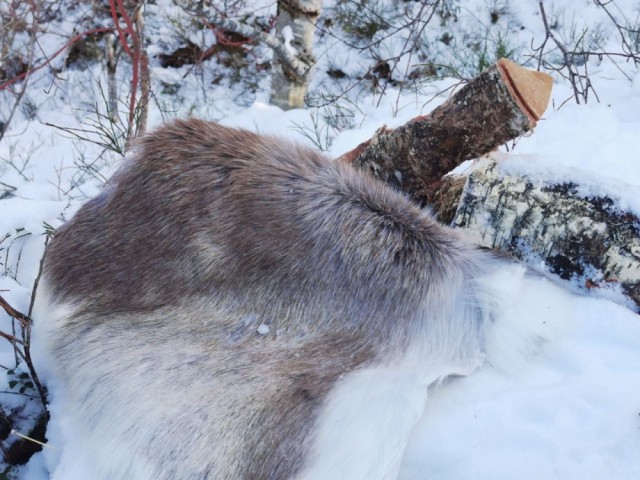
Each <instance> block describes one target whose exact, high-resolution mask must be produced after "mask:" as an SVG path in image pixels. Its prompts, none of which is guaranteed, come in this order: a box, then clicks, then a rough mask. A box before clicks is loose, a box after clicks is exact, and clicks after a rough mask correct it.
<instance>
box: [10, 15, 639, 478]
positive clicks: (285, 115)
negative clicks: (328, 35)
mask: <svg viewBox="0 0 640 480" xmlns="http://www.w3.org/2000/svg"><path fill="white" fill-rule="evenodd" d="M536 4H537V2H522V5H521V6H519V7H518V8H519V10H521V11H522V12H525V13H526V12H527V11H531V12H533V11H535V6H536ZM578 4H579V5H578ZM583 4H584V5H583ZM621 4H622V5H623V6H624V8H627V9H628V10H629V14H630V15H632V14H634V13H633V12H636V14H637V10H634V8H635V9H640V5H639V4H637V2H635V4H634V2H621ZM575 5H576V10H574V15H577V14H576V12H578V11H579V10H577V9H578V8H583V10H582V11H580V13H581V16H579V15H578V17H579V18H580V19H581V20H583V21H585V22H588V21H589V15H590V14H593V5H591V2H575ZM527 9H528V10H527ZM522 12H521V13H522ZM523 14H524V13H523ZM53 47H54V46H51V48H53ZM343 54H344V52H342V51H340V52H336V53H335V58H339V57H340V55H343ZM592 61H593V62H594V67H593V68H592V80H593V82H594V84H595V85H596V88H597V92H598V96H599V100H600V102H599V103H598V102H596V101H595V99H593V98H592V99H591V100H590V102H589V103H588V104H587V105H576V104H574V103H572V102H571V101H569V102H566V103H565V101H566V100H567V99H568V98H570V97H571V95H572V93H571V90H570V87H569V85H568V84H567V82H566V81H565V80H563V79H561V78H559V77H558V78H556V85H555V87H554V93H553V101H552V105H551V106H550V108H549V109H548V110H547V112H546V114H545V116H544V119H543V120H542V121H541V122H540V123H539V125H538V127H537V129H536V131H535V132H534V133H533V134H532V135H531V136H529V137H527V138H523V139H520V140H519V141H518V142H517V145H516V146H515V149H514V150H513V151H512V152H510V153H508V154H506V160H505V161H504V162H503V166H502V168H505V169H512V170H514V171H517V172H525V173H527V174H528V175H531V176H535V177H536V178H538V179H542V180H543V181H548V182H557V181H566V180H572V181H575V182H577V183H578V184H580V185H582V186H583V188H585V189H586V190H585V192H586V193H588V192H594V193H606V194H609V195H610V196H612V197H613V198H616V199H617V201H618V202H619V205H620V206H621V207H623V208H625V209H630V210H632V211H634V212H636V213H638V214H640V72H639V71H638V70H637V69H635V70H634V69H633V68H631V67H630V66H629V65H622V66H621V65H615V64H614V63H613V61H612V60H610V59H607V58H604V59H603V60H602V61H598V60H597V59H592ZM319 71H321V69H319ZM100 72H101V67H100V66H99V65H97V66H96V67H95V71H93V72H91V71H76V72H73V71H72V72H66V73H65V74H64V75H66V76H67V78H66V83H65V85H64V90H65V92H64V95H63V96H62V98H63V100H60V99H58V100H56V101H52V100H50V98H49V97H48V93H47V91H48V90H47V86H48V80H47V79H46V78H44V77H42V78H41V79H34V80H33V83H34V85H35V88H34V89H33V93H31V92H30V95H32V98H31V100H32V101H33V103H34V104H37V105H39V106H40V107H39V109H38V112H37V116H36V118H35V119H33V118H32V119H28V118H27V117H26V116H25V115H18V116H17V117H16V118H15V119H14V121H13V122H12V124H11V126H10V127H11V128H10V130H9V132H8V133H7V136H6V137H5V138H4V139H3V140H2V141H1V142H0V248H2V250H0V255H1V256H2V258H1V259H0V294H1V295H2V296H3V297H4V298H6V299H7V300H8V301H9V302H10V303H11V304H12V305H13V306H14V307H16V308H18V309H19V310H21V311H24V312H26V311H28V308H29V303H30V295H31V288H32V285H33V280H34V278H35V277H36V274H37V271H38V268H39V262H40V258H41V254H42V251H43V241H44V240H43V239H44V236H43V234H44V233H45V231H46V230H47V229H48V228H49V227H48V226H52V227H57V226H59V225H60V224H61V223H62V221H63V220H64V219H67V218H69V217H70V215H71V214H72V213H73V212H74V211H75V210H76V209H77V208H78V206H79V205H81V204H82V202H83V201H84V200H85V199H86V198H88V197H90V196H92V195H94V194H95V193H96V192H97V191H99V189H100V187H101V184H102V183H103V181H104V179H105V178H107V177H108V176H109V175H110V174H111V173H112V172H113V171H114V169H115V167H116V166H117V163H118V161H119V159H118V158H117V156H106V157H104V160H103V161H101V162H99V163H98V164H97V165H98V168H97V172H96V171H93V170H91V169H90V168H87V167H86V165H87V161H90V160H91V159H93V158H95V157H96V156H97V154H98V153H99V150H100V149H99V148H98V147H97V146H96V145H94V144H90V143H86V142H84V143H82V142H78V141H76V140H73V139H70V138H68V136H64V135H61V134H60V132H59V131H58V130H56V129H54V128H52V127H50V126H48V125H46V124H47V123H51V124H55V125H66V126H72V127H80V126H82V121H83V120H84V119H86V118H87V117H86V115H87V114H86V113H79V111H78V110H74V109H73V108H72V107H71V106H66V107H65V106H64V102H65V100H64V98H67V99H70V98H76V99H87V98H88V99H91V98H94V97H95V96H96V95H97V93H96V92H97V87H96V85H95V83H92V80H91V79H92V78H94V77H95V78H98V77H99V76H100V75H101V73H100ZM171 75H173V74H172V73H171V72H169V73H167V72H162V73H161V72H158V76H164V77H163V78H164V79H165V80H166V77H167V76H171ZM175 75H177V78H180V75H178V74H177V73H176V74H175ZM183 81H184V82H185V84H186V85H187V88H186V89H184V88H183V90H186V91H187V92H188V91H189V88H188V87H189V85H190V83H189V81H190V80H189V79H187V80H183ZM322 81H326V78H321V79H318V80H317V83H318V84H321V83H322ZM39 82H40V83H39ZM450 83H451V82H449V81H447V80H444V81H442V82H440V83H437V84H434V85H433V86H432V87H425V91H424V92H423V93H422V94H421V95H418V96H417V95H415V94H409V93H407V92H404V93H399V92H397V91H396V90H393V89H390V90H388V91H387V93H386V96H385V97H383V98H382V101H379V100H380V98H379V97H377V96H376V97H364V96H363V97H362V98H361V99H360V100H361V101H360V103H359V105H358V108H359V110H358V111H357V113H356V114H355V117H354V121H353V125H355V127H354V128H351V129H349V130H346V131H343V132H341V133H340V134H339V136H338V137H337V138H335V139H334V141H333V143H332V144H331V148H330V150H329V154H330V155H331V156H334V157H335V156H337V155H339V154H341V153H343V152H345V151H347V150H349V149H350V148H353V147H354V146H356V145H357V144H358V143H360V142H361V141H363V140H365V139H368V138H369V137H370V136H371V135H372V134H373V132H374V131H375V130H376V129H377V128H379V127H380V126H381V125H382V124H387V125H390V126H394V125H399V124H402V123H404V122H405V121H407V120H409V119H411V118H413V117H414V116H416V115H418V114H424V113H426V112H427V111H429V110H430V109H432V108H433V107H435V105H437V104H438V103H439V102H441V101H443V100H444V98H445V97H444V96H440V97H438V98H436V100H435V101H433V102H431V103H427V102H428V100H430V99H431V96H432V95H431V94H430V90H429V89H431V91H432V92H434V93H435V92H437V91H439V90H442V89H443V88H444V87H445V86H446V85H448V84H450ZM193 88H194V89H195V88H197V86H194V87H193ZM267 92H268V89H267V88H263V89H262V90H259V92H258V94H257V96H256V101H255V103H253V105H251V106H250V107H248V108H246V107H242V106H238V105H237V104H234V101H233V99H235V98H237V96H238V94H239V92H238V91H237V90H234V88H222V87H220V88H216V89H215V101H214V102H212V104H211V105H209V106H199V107H198V108H195V111H196V112H197V113H198V114H199V115H200V116H208V117H210V118H215V119H217V120H221V121H222V122H224V123H226V124H229V125H237V126H242V127H246V128H250V129H255V130H258V131H261V132H265V133H277V134H280V135H285V136H287V137H289V138H294V139H296V140H298V141H301V142H305V143H307V144H310V143H311V141H310V139H309V134H310V133H311V132H317V131H318V126H317V125H314V117H313V113H312V112H311V113H310V112H309V111H303V110H296V111H289V112H283V111H281V110H279V109H277V108H274V107H271V106H268V105H267V104H266V98H267V97H266V95H267ZM187 96H188V95H187ZM171 101H175V100H171ZM398 106H400V107H401V108H398ZM179 107H180V106H179ZM190 110H194V108H193V105H186V104H185V105H183V106H182V107H180V108H179V109H178V110H177V111H176V113H175V115H177V116H185V115H187V114H188V112H189V111H190ZM151 114H152V117H151V123H152V124H158V123H160V121H161V120H162V115H161V114H160V112H159V111H158V110H155V111H152V112H151ZM320 127H322V123H320ZM7 186H11V188H7ZM5 191H7V192H10V195H6V198H3V193H4V192H5ZM503 314H504V315H505V316H506V317H507V318H509V316H510V317H511V318H514V319H518V321H527V319H530V321H532V322H540V321H541V320H542V321H544V322H547V323H548V324H549V325H552V326H554V327H557V328H553V330H554V332H555V333H554V335H553V336H552V338H551V339H550V340H549V341H547V342H546V343H544V344H543V345H540V346H539V348H538V349H537V350H536V351H535V352H533V353H532V354H531V356H530V358H529V360H528V361H527V362H525V363H523V364H519V365H500V366H489V365H488V366H486V367H483V368H481V369H480V370H479V371H477V372H475V373H474V374H473V375H471V376H470V377H465V378H455V379H451V380H449V381H447V382H445V383H444V384H443V385H441V386H439V387H438V388H437V389H435V390H434V391H433V392H431V398H430V401H429V402H428V403H427V405H426V406H425V415H424V418H423V420H422V421H421V422H420V424H419V425H418V426H417V427H416V430H415V432H414V434H413V436H412V439H411V442H410V446H409V448H408V449H407V452H406V455H405V458H404V461H403V467H402V470H401V475H400V478H401V479H404V480H420V479H430V480H432V479H451V480H453V479H478V480H480V479H486V480H489V479H491V480H496V479H514V478H521V479H540V478H545V479H556V480H561V479H562V480H565V479H580V480H586V479H620V480H626V479H634V478H640V317H639V316H638V315H637V314H636V313H634V312H632V311H631V310H629V309H628V308H625V307H624V306H620V305H618V304H616V303H613V302H612V301H610V300H609V299H607V298H599V297H598V296H597V292H596V293H594V292H584V291H580V290H578V289H577V288H576V286H575V285H570V284H564V283H561V282H559V281H554V280H552V279H549V278H545V277H542V276H532V277H530V278H527V279H526V280H525V281H524V283H523V284H522V287H521V288H520V289H519V290H518V291H517V292H515V295H513V297H512V302H511V304H510V305H508V306H505V311H504V312H503ZM0 330H2V331H4V332H11V331H12V325H11V322H10V320H9V318H8V317H7V316H6V315H4V313H3V312H0ZM13 362H14V355H13V351H12V349H11V346H10V344H9V343H8V342H6V343H0V365H3V366H6V367H8V368H11V367H12V366H13ZM36 367H37V365H36ZM10 381H11V378H10V377H9V376H7V378H5V376H4V375H0V405H3V406H4V408H14V407H16V406H18V405H19V404H20V402H21V401H22V400H21V398H22V397H20V396H19V395H16V394H15V393H16V391H15V384H14V386H13V387H12V386H11V385H10V384H9V382H10ZM3 392H10V393H3ZM27 393H30V394H33V393H34V392H33V391H32V390H29V391H27ZM25 398H26V397H25ZM29 402H31V403H33V402H37V401H36V400H35V399H31V400H28V401H27V403H29ZM29 408H34V407H33V405H32V406H31V407H29ZM56 421H57V422H60V421H62V422H64V421H65V419H64V418H58V419H56ZM52 447H53V448H51V449H48V450H47V449H45V451H44V452H43V453H39V454H36V455H35V456H34V457H33V458H32V460H31V461H30V462H29V464H28V465H26V466H25V467H23V468H22V469H21V470H20V475H19V478H21V479H25V480H45V479H48V478H49V474H48V468H53V467H54V466H55V462H56V459H57V458H59V457H60V454H61V452H60V449H61V448H64V446H62V445H52ZM56 449H57V450H56ZM45 457H47V458H45ZM69 461H70V460H69ZM69 471H71V470H69ZM57 478H58V479H60V480H86V478H83V477H81V476H80V475H75V476H74V475H71V476H66V477H65V478H64V479H62V477H57Z"/></svg>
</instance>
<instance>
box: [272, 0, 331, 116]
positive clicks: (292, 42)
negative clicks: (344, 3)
mask: <svg viewBox="0 0 640 480" xmlns="http://www.w3.org/2000/svg"><path fill="white" fill-rule="evenodd" d="M321 9H322V0H278V20H277V22H276V37H277V38H278V40H280V41H282V42H284V44H285V48H286V49H287V50H288V52H289V53H290V54H293V56H294V57H295V58H296V59H297V60H298V61H300V62H302V63H303V64H305V65H307V67H308V68H307V70H306V72H305V73H304V74H303V75H301V74H300V71H299V70H298V71H296V70H295V69H292V68H291V62H290V61H287V60H285V59H283V58H282V56H281V55H280V54H279V53H278V51H274V57H275V60H276V62H275V64H274V69H273V74H272V77H271V103H272V104H273V105H276V106H278V107H280V108H282V109H284V110H288V109H290V108H301V107H304V99H305V96H306V94H307V90H308V88H309V80H310V78H311V75H312V66H313V65H314V64H315V61H316V59H315V57H314V55H313V34H314V31H315V24H316V22H317V20H318V17H319V16H320V11H321Z"/></svg>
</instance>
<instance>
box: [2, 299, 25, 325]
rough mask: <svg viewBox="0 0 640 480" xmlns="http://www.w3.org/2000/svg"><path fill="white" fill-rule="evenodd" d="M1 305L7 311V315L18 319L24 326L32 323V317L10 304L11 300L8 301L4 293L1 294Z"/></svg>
mask: <svg viewBox="0 0 640 480" xmlns="http://www.w3.org/2000/svg"><path fill="white" fill-rule="evenodd" d="M0 307H2V309H3V310H4V311H5V312H7V315H9V316H10V317H13V318H15V319H16V320H18V321H19V322H20V324H21V325H22V326H23V327H28V326H29V325H30V324H31V319H30V318H29V317H28V316H26V315H25V314H24V313H21V312H19V311H18V310H16V309H15V308H13V307H12V306H11V305H9V302H7V301H6V300H5V299H4V298H3V297H2V295H0Z"/></svg>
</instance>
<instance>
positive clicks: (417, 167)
mask: <svg viewBox="0 0 640 480" xmlns="http://www.w3.org/2000/svg"><path fill="white" fill-rule="evenodd" d="M551 86H552V80H551V77H549V76H548V75H546V74H544V73H541V72H535V71H531V70H526V69H524V68H522V67H520V66H518V65H516V64H515V63H513V62H510V61H509V60H505V59H501V60H499V61H498V62H497V63H496V64H495V65H493V66H492V67H490V68H489V69H488V70H486V71H485V72H484V73H482V74H481V75H480V76H478V77H476V78H474V79H473V80H471V81H470V82H469V83H467V84H466V85H465V86H464V87H463V88H462V89H460V90H459V91H458V92H457V93H456V94H455V95H453V96H452V97H451V98H449V100H447V101H446V102H445V103H444V104H442V105H441V106H439V107H438V108H436V109H435V110H434V111H433V112H431V113H430V114H429V115H426V116H422V117H417V118H415V119H413V120H411V121H410V122H409V123H407V124H405V125H403V126H401V127H399V128H396V129H394V130H389V129H387V128H382V129H380V130H379V131H378V132H377V133H376V134H375V135H374V137H373V138H372V139H370V140H369V141H367V142H365V143H363V144H361V145H359V146H358V147H356V148H355V149H354V150H352V151H351V152H348V153H346V154H344V155H343V156H342V157H340V159H341V160H344V161H349V162H352V163H353V165H354V166H355V167H356V168H362V169H366V170H368V171H369V172H371V174H373V176H374V177H376V178H378V179H380V180H382V181H384V182H386V183H389V184H392V185H395V186H396V187H397V188H398V189H400V190H403V191H404V192H406V193H408V194H409V195H410V196H411V197H412V198H413V199H414V200H415V201H416V202H418V203H419V204H421V205H425V204H429V203H431V200H432V196H433V194H434V192H435V191H436V190H438V186H439V183H440V181H441V178H442V177H443V176H444V175H445V174H447V173H448V172H450V171H451V170H453V169H454V168H455V167H456V166H458V165H459V164H461V163H462V162H464V161H465V160H469V159H472V158H478V157H481V156H482V155H484V154H486V153H488V152H491V151H492V150H495V149H496V148H498V147H499V146H500V145H502V144H504V143H506V142H507V141H509V140H512V139H514V138H517V137H519V136H521V135H523V134H524V133H526V132H529V131H530V130H532V129H533V128H534V127H535V125H536V122H537V121H538V120H539V118H540V116H541V115H542V113H544V110H545V109H546V108H547V104H548V102H549V97H550V95H551Z"/></svg>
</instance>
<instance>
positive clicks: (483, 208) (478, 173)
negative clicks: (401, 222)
mask: <svg viewBox="0 0 640 480" xmlns="http://www.w3.org/2000/svg"><path fill="white" fill-rule="evenodd" d="M502 161H508V159H504V160H502ZM577 187H578V186H577V185H575V184H572V183H558V184H552V183H543V182H542V181H534V180H532V179H530V178H528V177H525V176H513V175H506V174H505V173H503V172H501V170H500V165H499V163H496V161H494V160H491V159H483V160H482V161H480V162H479V163H478V164H477V165H475V167H474V168H473V170H472V172H471V173H470V174H469V175H468V176H457V177H455V176H453V177H447V179H446V181H445V182H443V184H442V185H441V189H440V191H438V193H437V195H436V198H437V199H438V202H437V204H436V205H435V210H436V212H437V213H438V214H439V215H440V219H441V220H442V221H444V222H445V223H449V224H450V225H451V226H453V227H457V228H464V229H465V231H466V232H467V233H468V235H469V236H471V238H472V240H473V241H474V242H475V243H477V244H478V245H481V246H485V247H488V248H491V249H494V250H499V251H502V252H507V253H509V254H511V255H513V256H515V257H517V258H519V259H522V260H525V261H528V262H530V263H534V264H540V262H544V264H545V265H546V267H547V268H548V270H549V271H551V272H552V273H555V274H557V275H558V276H560V277H561V278H563V279H574V280H576V279H577V280H579V281H580V282H581V283H582V284H583V286H584V287H586V288H610V287H612V286H614V285H618V286H620V288H621V290H622V291H623V293H625V294H626V295H627V296H628V297H629V298H630V299H631V300H632V301H633V302H634V303H635V305H636V309H637V310H640V218H638V215H636V214H635V213H632V212H629V211H621V210H620V209H619V208H617V207H616V205H615V203H614V201H613V200H612V199H611V198H608V197H604V196H598V197H589V198H586V197H584V196H581V195H580V194H579V190H578V188H577ZM452 212H453V214H452Z"/></svg>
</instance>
